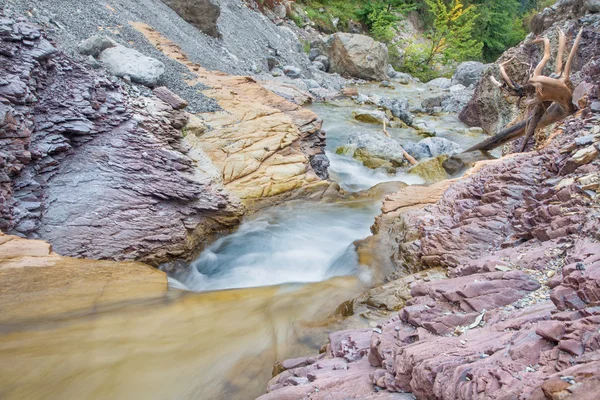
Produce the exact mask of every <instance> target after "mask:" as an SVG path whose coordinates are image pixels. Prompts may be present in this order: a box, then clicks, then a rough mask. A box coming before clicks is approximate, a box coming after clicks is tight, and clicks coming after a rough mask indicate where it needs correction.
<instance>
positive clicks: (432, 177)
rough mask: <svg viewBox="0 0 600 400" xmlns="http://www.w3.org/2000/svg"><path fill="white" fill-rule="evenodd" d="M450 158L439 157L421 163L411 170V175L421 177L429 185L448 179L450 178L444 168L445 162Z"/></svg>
mask: <svg viewBox="0 0 600 400" xmlns="http://www.w3.org/2000/svg"><path fill="white" fill-rule="evenodd" d="M447 159H448V156H438V157H435V158H430V159H428V160H424V161H421V162H420V163H418V164H417V165H415V166H414V167H412V168H411V169H410V170H408V172H409V173H411V174H415V175H418V176H420V177H421V178H423V179H424V180H425V182H427V183H436V182H439V181H443V180H444V179H448V178H449V176H448V174H447V173H446V170H445V169H444V167H443V163H444V161H446V160H447Z"/></svg>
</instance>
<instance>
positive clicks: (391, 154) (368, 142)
mask: <svg viewBox="0 0 600 400" xmlns="http://www.w3.org/2000/svg"><path fill="white" fill-rule="evenodd" d="M337 153H338V154H347V155H350V156H353V157H354V158H356V159H358V160H359V161H361V162H363V164H365V165H367V164H368V163H369V159H379V160H384V161H387V162H389V163H390V166H391V165H396V166H400V165H403V164H405V163H406V160H405V159H404V155H403V152H402V147H401V146H400V143H399V142H398V141H396V140H394V139H392V138H389V137H387V136H385V135H383V134H382V135H372V134H368V133H364V132H358V133H353V134H352V135H350V137H349V138H348V146H346V147H341V148H339V149H338V150H337ZM367 166H368V165H367Z"/></svg>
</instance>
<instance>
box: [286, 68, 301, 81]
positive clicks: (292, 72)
mask: <svg viewBox="0 0 600 400" xmlns="http://www.w3.org/2000/svg"><path fill="white" fill-rule="evenodd" d="M283 73H284V74H285V75H286V76H288V77H290V78H292V79H297V78H300V76H301V75H302V70H301V69H300V68H298V67H294V66H291V65H286V66H285V67H283Z"/></svg>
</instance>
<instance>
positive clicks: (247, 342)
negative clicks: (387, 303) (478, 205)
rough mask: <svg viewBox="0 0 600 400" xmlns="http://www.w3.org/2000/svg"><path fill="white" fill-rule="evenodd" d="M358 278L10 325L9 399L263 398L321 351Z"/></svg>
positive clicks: (6, 343) (1, 332) (4, 332)
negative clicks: (293, 363) (271, 384)
mask: <svg viewBox="0 0 600 400" xmlns="http://www.w3.org/2000/svg"><path fill="white" fill-rule="evenodd" d="M362 289H363V288H361V285H360V284H359V282H358V280H356V279H355V278H335V279H332V280H329V281H326V282H322V283H315V284H307V285H284V286H278V287H267V288H258V289H245V290H229V291H222V292H212V293H199V294H196V293H181V292H170V293H169V294H168V295H167V296H166V297H163V298H160V299H156V300H152V301H144V302H141V303H136V304H127V305H122V306H119V307H114V306H113V307H111V309H110V310H97V311H95V312H89V313H87V314H85V315H79V316H71V317H65V318H63V319H62V320H59V321H54V322H48V321H45V322H42V321H32V322H31V323H27V324H20V325H15V326H11V325H6V324H4V325H3V326H0V399H30V400H34V399H44V400H49V399H63V400H64V399H202V400H210V399H232V400H233V399H244V400H245V399H254V398H255V397H257V396H258V395H260V394H262V393H263V392H264V390H265V387H266V383H267V382H268V380H269V379H270V375H271V374H270V372H271V370H272V366H273V364H274V363H275V362H276V361H278V360H281V359H284V358H286V357H297V356H301V355H311V354H314V353H315V351H316V350H317V349H318V348H319V347H320V346H321V345H322V344H323V343H325V342H326V332H327V324H326V323H325V321H326V320H327V318H328V317H329V316H330V315H331V314H332V313H333V312H334V311H335V309H336V308H337V306H338V305H339V304H340V303H341V302H343V301H344V300H346V299H349V298H351V297H353V296H354V295H356V294H358V293H359V292H361V290H362Z"/></svg>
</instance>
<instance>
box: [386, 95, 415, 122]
mask: <svg viewBox="0 0 600 400" xmlns="http://www.w3.org/2000/svg"><path fill="white" fill-rule="evenodd" d="M378 105H379V106H381V107H384V108H386V109H388V110H390V112H391V113H392V115H393V116H394V117H396V118H398V119H400V120H401V121H402V122H404V123H405V124H406V125H412V124H413V121H414V115H412V113H411V112H410V105H409V104H408V99H407V98H404V99H388V98H386V97H382V98H381V99H380V101H379V104H378Z"/></svg>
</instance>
